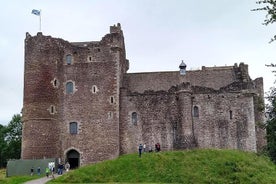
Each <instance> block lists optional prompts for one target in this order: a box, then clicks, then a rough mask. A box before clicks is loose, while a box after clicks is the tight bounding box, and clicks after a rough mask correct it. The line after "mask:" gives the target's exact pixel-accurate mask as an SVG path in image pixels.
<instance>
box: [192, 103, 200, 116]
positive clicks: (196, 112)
mask: <svg viewBox="0 0 276 184" xmlns="http://www.w3.org/2000/svg"><path fill="white" fill-rule="evenodd" d="M193 115H194V117H199V110H198V107H197V106H194V113H193Z"/></svg>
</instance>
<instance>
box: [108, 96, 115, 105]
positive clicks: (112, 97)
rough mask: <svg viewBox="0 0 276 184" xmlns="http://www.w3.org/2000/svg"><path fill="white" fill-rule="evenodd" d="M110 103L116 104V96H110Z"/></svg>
mask: <svg viewBox="0 0 276 184" xmlns="http://www.w3.org/2000/svg"><path fill="white" fill-rule="evenodd" d="M109 102H110V104H115V97H114V96H110V98H109Z"/></svg>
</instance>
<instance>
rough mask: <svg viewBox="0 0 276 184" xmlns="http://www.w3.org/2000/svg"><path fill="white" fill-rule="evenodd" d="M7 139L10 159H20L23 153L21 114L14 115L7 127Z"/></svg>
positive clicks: (7, 150) (7, 151) (7, 152)
mask: <svg viewBox="0 0 276 184" xmlns="http://www.w3.org/2000/svg"><path fill="white" fill-rule="evenodd" d="M5 141H6V143H7V147H6V150H5V151H6V154H8V157H7V158H8V159H19V158H20V155H21V141H22V121H21V115H20V114H16V115H14V116H13V117H12V120H11V121H10V122H9V124H8V126H7V127H6V133H5Z"/></svg>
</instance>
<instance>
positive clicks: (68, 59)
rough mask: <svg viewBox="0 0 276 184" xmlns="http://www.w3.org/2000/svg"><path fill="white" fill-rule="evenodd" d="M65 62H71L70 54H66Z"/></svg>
mask: <svg viewBox="0 0 276 184" xmlns="http://www.w3.org/2000/svg"><path fill="white" fill-rule="evenodd" d="M66 64H67V65H71V64H72V55H71V54H68V55H66Z"/></svg>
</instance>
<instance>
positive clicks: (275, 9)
mask: <svg viewBox="0 0 276 184" xmlns="http://www.w3.org/2000/svg"><path fill="white" fill-rule="evenodd" d="M256 3H257V4H260V5H262V6H263V7H261V8H256V9H253V11H265V12H266V13H267V14H266V18H265V20H264V23H263V24H264V25H266V26H267V25H269V24H273V23H274V22H275V21H276V0H260V1H257V2H256ZM274 40H276V35H274V37H273V38H272V39H271V40H270V43H271V42H273V41H274Z"/></svg>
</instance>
